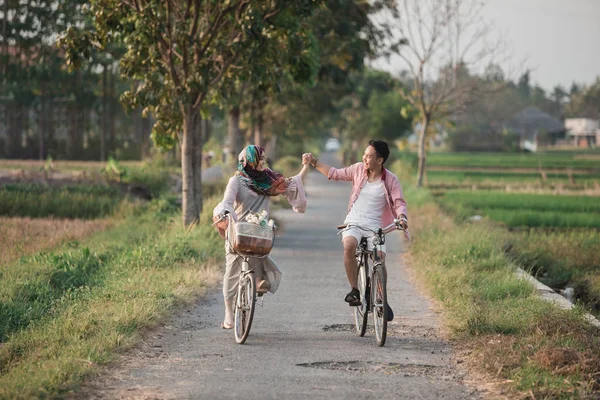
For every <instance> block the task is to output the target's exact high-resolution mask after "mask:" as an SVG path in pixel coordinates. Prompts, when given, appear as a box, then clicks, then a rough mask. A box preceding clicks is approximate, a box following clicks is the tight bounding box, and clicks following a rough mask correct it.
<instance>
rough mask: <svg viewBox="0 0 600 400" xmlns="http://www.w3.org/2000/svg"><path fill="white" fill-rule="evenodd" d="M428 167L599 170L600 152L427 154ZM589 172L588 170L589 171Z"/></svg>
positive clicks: (599, 171)
mask: <svg viewBox="0 0 600 400" xmlns="http://www.w3.org/2000/svg"><path fill="white" fill-rule="evenodd" d="M427 165H428V166H430V167H461V168H477V167H480V168H482V167H483V168H489V167H493V168H497V169H503V168H542V169H569V168H572V169H585V170H593V171H594V172H596V173H600V153H598V152H595V151H588V152H585V151H581V152H547V153H518V154H515V153H430V154H429V155H428V156H427ZM590 172H592V171H590Z"/></svg>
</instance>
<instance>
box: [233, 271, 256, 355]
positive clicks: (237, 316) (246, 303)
mask: <svg viewBox="0 0 600 400" xmlns="http://www.w3.org/2000/svg"><path fill="white" fill-rule="evenodd" d="M255 304H256V282H255V281H254V274H252V273H248V274H244V273H242V276H241V279H240V282H239V284H238V291H237V298H236V300H235V310H234V333H235V341H236V342H237V343H239V344H243V343H244V342H245V341H246V339H247V338H248V334H249V333H250V327H251V326H252V318H253V317H254V306H255Z"/></svg>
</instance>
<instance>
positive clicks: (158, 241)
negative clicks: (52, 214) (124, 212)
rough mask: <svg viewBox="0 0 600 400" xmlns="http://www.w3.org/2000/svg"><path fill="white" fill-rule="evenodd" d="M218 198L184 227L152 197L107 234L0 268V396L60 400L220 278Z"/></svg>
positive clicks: (169, 209)
mask: <svg viewBox="0 0 600 400" xmlns="http://www.w3.org/2000/svg"><path fill="white" fill-rule="evenodd" d="M214 203H215V201H212V202H210V201H205V204H204V210H205V211H204V212H203V215H202V219H201V223H200V224H199V225H198V226H197V227H196V228H195V229H193V230H191V231H190V232H189V233H187V234H186V233H185V232H183V230H182V229H181V226H180V223H179V214H178V213H177V209H176V207H174V205H173V204H172V203H171V202H169V201H167V200H158V201H154V202H151V203H149V205H147V206H145V207H143V211H137V212H134V213H133V214H134V215H132V216H131V217H129V218H126V219H124V220H123V221H122V222H121V223H120V224H119V225H118V226H117V227H115V228H114V229H111V230H110V231H105V232H102V233H98V234H95V235H93V236H91V237H89V238H87V239H85V240H82V241H81V242H80V243H78V242H71V243H70V244H66V245H64V246H63V247H61V248H60V249H57V250H56V251H54V252H51V253H39V254H35V255H31V256H26V257H22V258H21V259H20V260H19V261H17V262H14V263H12V264H8V265H7V266H5V268H4V269H3V271H2V281H3V285H2V286H1V287H0V321H1V323H0V398H11V399H19V398H59V397H63V396H64V395H65V394H66V393H67V392H69V391H70V390H72V389H75V388H76V387H77V385H78V383H79V382H81V380H82V379H84V378H85V377H86V376H87V375H88V374H90V373H91V372H92V371H93V370H94V367H95V366H96V365H101V364H106V363H108V362H109V361H111V360H113V359H114V358H115V354H118V352H120V351H123V350H125V349H127V348H130V347H131V346H132V345H134V344H135V343H136V342H137V341H138V340H139V339H140V334H141V333H142V332H143V331H144V330H145V329H147V328H150V327H152V326H155V325H156V324H157V323H158V322H159V321H161V319H163V318H165V317H166V316H167V315H168V314H169V312H170V311H171V310H172V309H173V308H174V307H176V306H178V305H180V304H182V303H183V302H187V301H190V300H191V299H192V298H194V297H195V296H197V295H198V293H199V292H201V291H202V290H203V288H204V287H205V286H207V285H209V284H212V283H214V282H215V281H216V280H217V279H218V277H219V276H220V268H219V267H218V266H217V264H216V261H217V260H219V259H220V258H222V257H223V255H222V241H221V240H220V238H219V237H218V235H217V234H216V233H215V232H214V230H213V229H212V228H211V226H210V223H209V221H210V220H211V218H210V217H211V211H212V208H213V206H214V205H215V204H214Z"/></svg>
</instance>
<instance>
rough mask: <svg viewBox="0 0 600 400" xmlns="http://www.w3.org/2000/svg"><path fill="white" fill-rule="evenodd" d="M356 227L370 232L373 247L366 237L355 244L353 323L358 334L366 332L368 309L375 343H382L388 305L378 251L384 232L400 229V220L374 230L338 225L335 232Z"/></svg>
mask: <svg viewBox="0 0 600 400" xmlns="http://www.w3.org/2000/svg"><path fill="white" fill-rule="evenodd" d="M353 227H355V228H359V229H361V230H363V231H367V232H372V233H373V236H374V237H373V250H369V247H368V238H366V237H362V238H361V240H360V243H359V244H358V246H357V247H356V261H357V263H358V290H359V291H360V305H358V306H356V307H354V326H355V328H356V333H357V334H358V336H360V337H362V336H364V335H365V332H366V330H367V321H368V314H369V312H370V313H371V314H372V316H373V327H374V329H375V339H376V340H377V345H378V346H379V347H382V346H383V345H385V340H386V337H387V322H388V304H387V270H386V267H385V261H384V260H383V259H382V258H381V256H380V252H381V249H382V246H383V244H385V235H386V233H389V232H391V231H394V230H403V229H402V226H401V225H400V220H399V219H395V220H394V222H393V223H391V224H390V225H388V226H386V227H385V228H379V229H377V230H374V229H370V228H366V227H363V226H360V225H357V224H347V225H340V226H338V227H337V228H338V229H340V231H339V232H338V234H340V233H342V232H344V231H345V230H347V229H349V228H353Z"/></svg>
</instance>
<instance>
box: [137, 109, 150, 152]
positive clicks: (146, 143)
mask: <svg viewBox="0 0 600 400" xmlns="http://www.w3.org/2000/svg"><path fill="white" fill-rule="evenodd" d="M140 118H141V125H142V126H141V127H140V129H141V138H140V139H141V142H140V145H141V146H142V159H146V158H148V157H150V134H151V132H152V127H151V126H150V117H143V116H142V113H141V112H140Z"/></svg>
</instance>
